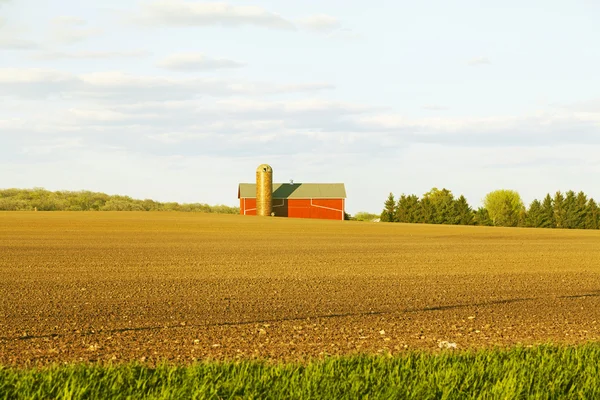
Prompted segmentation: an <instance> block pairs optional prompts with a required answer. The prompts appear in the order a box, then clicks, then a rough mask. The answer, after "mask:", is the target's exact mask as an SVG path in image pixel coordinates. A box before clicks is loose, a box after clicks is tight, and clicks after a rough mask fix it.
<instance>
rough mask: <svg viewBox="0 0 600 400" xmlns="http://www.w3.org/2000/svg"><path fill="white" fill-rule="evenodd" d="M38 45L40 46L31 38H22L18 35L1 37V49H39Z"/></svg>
mask: <svg viewBox="0 0 600 400" xmlns="http://www.w3.org/2000/svg"><path fill="white" fill-rule="evenodd" d="M38 47H39V46H38V44H37V43H35V42H33V41H31V40H27V39H21V38H18V37H10V36H3V37H0V49H4V50H33V49H37V48H38Z"/></svg>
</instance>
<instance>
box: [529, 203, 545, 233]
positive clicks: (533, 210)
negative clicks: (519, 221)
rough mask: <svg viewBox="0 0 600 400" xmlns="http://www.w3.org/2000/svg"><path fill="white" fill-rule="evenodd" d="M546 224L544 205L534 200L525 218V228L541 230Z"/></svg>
mask: <svg viewBox="0 0 600 400" xmlns="http://www.w3.org/2000/svg"><path fill="white" fill-rule="evenodd" d="M543 223H544V215H543V208H542V203H541V202H540V201H539V200H533V201H532V202H531V204H530V205H529V210H527V214H526V216H525V226H528V227H530V228H540V227H541V226H542V225H543Z"/></svg>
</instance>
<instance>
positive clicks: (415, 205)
mask: <svg viewBox="0 0 600 400" xmlns="http://www.w3.org/2000/svg"><path fill="white" fill-rule="evenodd" d="M406 214H407V215H408V222H409V223H411V224H415V223H418V222H421V205H420V201H419V197H418V196H417V195H415V194H411V195H410V196H406Z"/></svg>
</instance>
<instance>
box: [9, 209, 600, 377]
mask: <svg viewBox="0 0 600 400" xmlns="http://www.w3.org/2000/svg"><path fill="white" fill-rule="evenodd" d="M598 338H600V232H598V231H574V230H571V231H568V230H541V229H518V228H486V227H458V226H433V225H405V224H377V223H360V222H353V221H348V222H342V221H314V220H297V219H279V218H258V217H243V216H237V215H213V214H192V213H168V212H164V213H159V212H157V213H150V212H146V213H144V212H140V213H135V212H114V213H111V212H90V213H85V212H70V213H69V212H49V213H44V212H30V213H26V212H23V213H21V212H4V213H0V365H5V366H32V365H46V364H51V363H55V362H60V363H62V362H80V361H84V362H86V361H94V362H109V363H129V362H141V363H146V364H151V365H152V364H155V363H156V362H159V361H164V360H166V361H169V362H172V363H181V364H189V363H191V362H193V361H195V360H204V359H217V360H235V359H242V360H248V359H255V358H258V359H268V360H278V361H301V362H302V361H304V360H308V359H313V358H323V357H326V356H328V355H346V354H355V353H371V354H380V353H385V354H398V353H406V352H407V351H409V350H415V349H420V350H426V351H432V352H439V351H442V350H440V349H441V348H445V347H451V348H453V347H454V345H455V346H456V348H457V349H468V348H484V347H485V348H492V347H496V346H501V347H505V346H513V345H515V344H522V345H530V344H538V343H555V344H581V343H585V342H591V341H598Z"/></svg>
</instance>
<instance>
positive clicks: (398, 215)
mask: <svg viewBox="0 0 600 400" xmlns="http://www.w3.org/2000/svg"><path fill="white" fill-rule="evenodd" d="M395 220H396V222H408V220H409V217H408V199H407V196H406V195H404V194H402V195H401V196H400V198H399V199H398V204H396V210H395Z"/></svg>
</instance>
